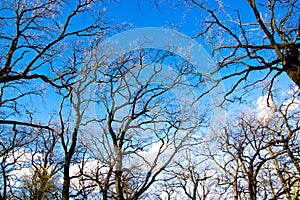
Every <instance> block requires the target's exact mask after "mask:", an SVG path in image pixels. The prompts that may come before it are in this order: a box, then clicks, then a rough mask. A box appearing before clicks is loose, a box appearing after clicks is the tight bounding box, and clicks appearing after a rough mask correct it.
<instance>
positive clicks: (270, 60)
mask: <svg viewBox="0 0 300 200" xmlns="http://www.w3.org/2000/svg"><path fill="white" fill-rule="evenodd" d="M248 2H249V5H250V8H251V9H252V10H253V11H254V19H256V21H257V23H250V24H243V23H242V18H241V17H240V13H239V12H237V21H234V20H232V19H231V18H230V20H229V21H228V20H226V19H221V18H219V15H218V12H222V13H223V14H224V13H225V15H224V16H227V17H229V15H227V12H226V10H225V8H224V7H222V6H221V9H220V10H218V11H215V10H211V9H209V8H208V7H206V6H205V4H204V3H198V2H196V1H192V3H193V5H196V6H197V7H199V8H201V9H203V10H205V11H206V12H208V13H209V14H210V16H211V17H212V19H213V21H211V20H210V21H209V23H208V26H207V28H206V29H205V30H204V32H201V33H200V34H199V35H198V36H197V37H200V36H203V35H205V36H208V37H209V38H210V41H212V45H213V47H214V50H213V52H214V54H215V55H216V56H217V57H218V58H220V59H221V62H220V65H219V68H218V69H217V70H222V69H224V68H225V67H226V66H232V65H239V64H242V67H241V68H239V67H240V65H239V67H238V69H241V70H239V71H236V72H234V73H232V74H230V75H228V76H225V77H223V79H228V78H230V77H235V76H239V77H240V76H242V78H241V79H239V80H237V82H236V84H235V85H234V86H233V87H232V89H231V90H230V91H228V94H227V95H230V94H232V93H233V92H234V91H235V90H236V88H237V87H238V86H239V85H240V84H241V82H242V81H243V80H246V79H247V78H248V76H249V74H250V72H252V71H257V70H265V69H268V70H270V72H268V73H266V76H265V77H263V78H262V79H259V80H255V81H254V82H251V83H250V84H249V86H251V85H252V84H254V83H256V82H260V81H262V80H264V79H266V78H267V77H269V76H271V75H272V74H273V72H274V71H275V72H276V73H275V75H274V76H273V78H274V79H275V78H276V77H277V76H278V75H279V74H281V73H282V72H287V74H288V75H289V77H290V78H291V79H292V80H293V81H294V82H295V83H296V84H297V85H298V86H299V51H298V46H299V44H298V39H299V37H298V36H299V33H298V29H297V28H295V26H296V24H297V25H298V21H297V23H296V22H295V21H294V20H292V17H291V16H292V15H294V13H297V11H299V7H298V5H297V1H294V2H293V1H292V2H290V1H289V2H286V1H269V2H268V6H267V7H266V6H263V5H262V4H259V5H260V6H261V7H262V8H263V9H264V10H268V11H269V12H270V16H267V17H266V19H262V18H261V16H260V15H259V14H257V13H258V12H259V11H258V8H257V7H256V6H257V4H256V3H255V1H248ZM102 3H103V2H102V1H96V0H78V1H76V3H75V4H74V2H73V1H72V2H71V1H68V0H35V1H32V0H31V1H27V0H16V1H3V2H2V3H1V4H0V26H1V31H0V45H1V48H0V67H1V68H0V84H1V86H0V88H1V90H0V129H1V134H0V174H1V175H0V199H64V200H67V199H70V198H74V199H119V200H122V199H173V198H189V199H210V198H224V199H226V198H228V197H232V198H234V199H243V198H249V199H257V198H259V197H261V198H270V199H279V198H286V199H297V198H299V192H298V189H299V184H300V183H299V174H300V167H299V164H298V163H299V137H298V133H299V109H298V108H296V109H295V108H294V107H295V104H296V105H298V104H299V102H298V100H297V97H298V95H299V92H298V91H294V93H293V96H292V97H291V98H290V99H292V100H290V101H289V102H288V103H286V101H284V102H285V103H284V104H277V103H275V100H274V101H273V100H272V99H270V101H269V103H270V102H273V103H271V105H272V109H271V114H270V115H272V117H270V116H269V118H268V119H267V120H257V116H255V115H254V114H253V115H252V114H250V115H249V114H247V115H245V116H241V117H240V118H239V119H233V120H232V121H230V122H228V124H227V126H225V127H224V128H223V129H221V130H216V134H215V135H216V138H213V139H214V141H215V142H214V143H213V144H211V143H210V144H208V147H206V146H205V145H206V144H203V143H202V142H201V141H202V138H201V137H202V135H201V134H200V133H201V131H203V130H205V129H206V128H207V126H208V120H207V119H208V117H207V114H209V111H207V110H205V109H202V108H201V109H199V108H198V107H196V108H195V106H197V105H198V104H197V102H195V101H194V100H196V99H197V97H196V95H195V96H193V94H192V92H191V91H190V90H187V89H186V88H188V87H191V88H193V87H197V88H198V89H199V88H200V89H202V88H201V86H202V83H201V82H200V83H199V82H197V81H195V80H202V77H201V75H199V74H198V73H195V71H194V66H191V65H190V64H189V63H188V62H187V61H184V60H182V59H181V58H179V57H177V56H176V55H173V54H170V53H168V52H166V51H158V50H141V51H133V52H129V53H128V54H125V55H120V56H119V57H118V58H117V59H116V60H114V62H109V59H108V58H109V57H110V56H111V55H110V54H109V52H108V53H107V52H106V51H105V49H104V48H105V47H104V48H103V47H101V43H100V44H99V41H101V40H102V39H103V37H104V36H105V34H106V33H110V31H112V32H113V31H115V30H116V29H118V28H119V27H118V26H112V25H111V24H107V19H105V13H103V12H104V11H102V10H99V8H100V9H101V6H102V5H101V4H102ZM279 5H280V6H279ZM279 7H282V8H284V9H285V10H282V11H280V12H282V13H284V11H286V13H285V15H284V16H283V18H281V21H279V24H278V21H277V20H276V19H275V16H276V15H275V14H276V12H279V11H278V8H279ZM94 8H97V9H94ZM222 16H223V15H222ZM268 17H270V18H268ZM267 19H269V21H268V20H267ZM82 21H84V23H82ZM233 25H234V26H237V27H238V28H237V29H236V28H235V27H233ZM297 27H298V26H297ZM215 28H218V30H219V29H221V30H222V31H220V33H222V37H226V38H231V39H232V38H233V40H230V39H228V40H227V41H230V42H229V43H230V44H229V45H228V44H224V43H222V42H219V41H218V42H216V39H217V38H215V37H213V36H212V35H210V33H211V32H212V31H215ZM254 29H255V30H256V29H258V30H259V32H258V34H261V38H260V39H261V40H260V39H257V40H259V42H260V43H261V44H258V42H257V40H256V39H255V38H253V37H252V36H251V34H252V33H253V30H254ZM286 29H287V30H286ZM235 31H237V32H235ZM258 38H259V37H258ZM272 38H273V39H272ZM95 49H96V50H95ZM93 50H95V51H93ZM230 50H232V51H230ZM103 52H104V53H103ZM105 52H106V53H105ZM99 53H100V54H99ZM272 53H274V55H276V56H270V55H272ZM264 54H265V55H266V56H264ZM168 66H172V70H170V67H168ZM230 72H232V70H231V71H230ZM273 78H272V81H271V85H270V88H272V83H273V81H274V79H273ZM191 80H194V81H191ZM215 81H216V83H217V84H218V82H219V81H221V80H215ZM173 91H180V92H179V93H178V94H177V93H176V94H174V93H173ZM197 95H198V94H197ZM187 97H188V98H187ZM271 97H272V96H271ZM191 100H192V101H191ZM198 100H199V99H198ZM200 100H201V99H200ZM200 111H202V112H201V113H200ZM91 113H92V114H91ZM91 116H93V117H92V118H91ZM232 124H234V126H232ZM203 147H206V149H207V151H202V149H203ZM198 150H199V151H198ZM177 155H181V157H177ZM278 180H279V181H278Z"/></svg>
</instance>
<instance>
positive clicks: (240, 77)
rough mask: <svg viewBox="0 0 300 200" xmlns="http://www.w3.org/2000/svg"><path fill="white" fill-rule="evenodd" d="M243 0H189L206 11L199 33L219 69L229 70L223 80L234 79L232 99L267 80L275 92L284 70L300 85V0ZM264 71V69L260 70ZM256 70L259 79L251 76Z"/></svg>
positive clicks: (269, 86)
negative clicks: (275, 84)
mask: <svg viewBox="0 0 300 200" xmlns="http://www.w3.org/2000/svg"><path fill="white" fill-rule="evenodd" d="M186 2H189V1H186ZM240 3H241V4H240V5H241V6H240V7H239V8H236V6H235V4H236V2H225V1H224V2H223V1H215V2H212V1H194V0H192V1H190V3H187V4H188V5H190V6H192V7H195V8H192V10H193V11H194V9H200V10H201V11H204V13H205V14H204V15H205V16H204V17H203V19H205V20H204V21H201V24H200V31H199V33H198V34H197V35H196V36H195V38H198V37H203V38H204V39H205V40H204V41H207V42H208V43H209V44H210V45H211V48H212V54H213V57H214V58H215V59H216V60H217V68H216V70H217V71H222V72H224V73H225V74H224V76H223V78H222V79H223V80H226V79H232V80H233V81H234V83H233V84H232V87H231V88H230V90H228V92H227V96H229V95H230V94H232V96H231V97H230V98H229V99H231V100H232V99H238V98H240V96H238V95H234V91H237V89H238V88H241V87H242V88H244V89H246V91H247V88H249V87H251V86H253V85H255V84H257V83H259V82H263V81H265V80H268V79H269V81H270V84H269V85H268V88H269V92H271V88H272V86H273V84H274V82H275V80H276V79H277V78H278V77H279V76H280V75H281V74H282V73H286V74H287V75H288V76H289V77H290V79H291V80H292V81H293V82H294V83H295V84H296V85H298V87H299V86H300V68H299V66H300V54H299V47H300V44H299V39H300V37H299V36H300V30H299V25H300V21H299V1H297V0H293V1H278V0H270V1H255V0H248V1H247V2H240ZM202 13H203V12H202ZM206 14H207V15H206ZM216 33H218V34H216ZM261 71H262V72H264V73H263V74H259V73H257V72H261ZM254 75H255V76H256V78H251V77H253V76H254ZM216 81H217V82H218V81H221V80H216ZM244 91H245V90H244ZM235 96H236V97H235Z"/></svg>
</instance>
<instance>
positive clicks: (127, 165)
mask: <svg viewBox="0 0 300 200" xmlns="http://www.w3.org/2000/svg"><path fill="white" fill-rule="evenodd" d="M165 63H167V64H168V65H167V64H165ZM98 73H99V74H100V75H99V76H98V77H99V80H98V79H97V80H98V82H99V85H98V88H99V89H98V90H96V97H97V102H98V104H99V107H97V106H96V108H94V109H95V110H96V112H98V114H97V116H98V118H99V121H100V123H99V124H98V126H96V125H89V126H87V127H86V128H85V130H86V131H85V133H88V134H85V135H83V139H84V140H83V141H84V143H86V146H87V148H88V149H89V150H90V152H89V154H90V155H92V156H91V157H90V158H89V160H87V161H86V162H84V163H83V164H82V165H81V166H80V168H81V170H80V173H82V176H84V177H86V180H87V181H88V180H91V181H93V182H94V183H95V184H94V185H98V187H99V188H100V189H99V191H100V193H102V198H103V199H110V198H115V199H140V198H146V197H148V195H149V197H151V194H150V193H151V192H150V193H147V191H151V188H152V185H153V184H154V183H155V182H157V181H158V179H159V180H161V179H163V178H162V176H163V175H162V174H163V172H164V170H165V169H166V168H167V167H168V166H169V165H170V163H172V162H173V160H174V159H176V154H177V153H178V152H180V151H181V149H183V148H185V146H186V145H187V144H190V145H191V143H192V142H193V141H194V140H193V137H195V136H194V134H195V133H196V131H197V129H198V128H199V127H200V126H201V125H203V124H202V123H203V122H204V121H205V120H204V117H203V116H202V115H200V114H199V112H198V110H196V109H195V108H194V109H192V108H193V106H194V105H196V104H197V103H195V94H193V93H192V91H190V90H189V89H188V88H189V87H192V88H193V87H194V85H193V82H190V80H189V79H187V78H185V77H184V76H186V77H188V76H199V74H196V75H195V73H194V72H193V68H192V66H191V65H189V64H188V62H185V61H182V60H181V59H180V58H179V57H176V56H174V55H172V54H169V53H167V52H165V51H157V50H141V51H139V52H138V51H134V52H130V53H128V54H127V55H123V56H122V57H120V58H119V59H117V60H116V61H115V62H113V63H112V64H111V65H110V66H109V67H108V68H107V70H104V71H103V70H102V71H99V72H98ZM97 108H98V109H97ZM191 110H192V111H191ZM203 126H204V125H203ZM97 127H98V128H97ZM95 161H96V162H95ZM91 162H94V163H97V164H96V166H94V167H95V168H92V169H91V170H90V171H89V172H84V168H85V167H87V168H88V165H89V163H91ZM80 173H79V174H80Z"/></svg>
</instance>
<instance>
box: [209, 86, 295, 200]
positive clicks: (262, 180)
mask: <svg viewBox="0 0 300 200" xmlns="http://www.w3.org/2000/svg"><path fill="white" fill-rule="evenodd" d="M298 94H299V91H294V92H293V93H292V94H290V95H289V98H288V99H285V100H283V102H281V103H280V102H279V103H278V101H275V100H274V99H273V101H272V104H271V105H270V107H267V106H266V108H265V109H266V110H267V111H268V112H267V111H266V110H264V111H263V112H261V111H260V112H261V113H260V112H258V113H257V111H253V110H252V111H248V112H247V113H244V114H243V115H242V116H241V117H239V118H238V119H237V120H236V119H231V120H230V121H229V122H228V125H227V126H226V127H225V128H224V130H223V131H222V132H221V133H220V134H219V136H218V138H217V141H218V142H217V144H216V146H215V148H212V149H211V150H210V151H209V157H210V158H211V160H212V161H213V162H214V163H215V165H216V166H217V167H218V168H219V169H220V170H219V173H218V175H217V177H218V180H219V184H218V185H219V189H221V190H220V191H222V188H223V194H224V196H223V197H225V196H226V195H230V196H231V197H232V198H234V199H243V198H249V199H257V198H263V199H281V198H282V199H285V198H286V199H295V198H297V194H294V193H293V192H292V188H293V187H296V185H297V182H298V181H299V171H298V160H299V153H298V150H297V149H299V132H298V130H299V101H298V100H297V98H296V97H297V96H298ZM265 101H266V105H267V97H266V98H265ZM278 180H279V181H278ZM225 188H230V190H225Z"/></svg>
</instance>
